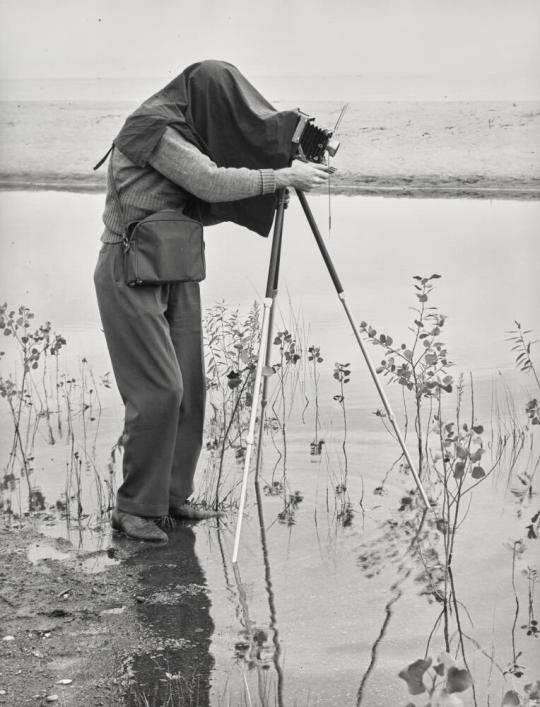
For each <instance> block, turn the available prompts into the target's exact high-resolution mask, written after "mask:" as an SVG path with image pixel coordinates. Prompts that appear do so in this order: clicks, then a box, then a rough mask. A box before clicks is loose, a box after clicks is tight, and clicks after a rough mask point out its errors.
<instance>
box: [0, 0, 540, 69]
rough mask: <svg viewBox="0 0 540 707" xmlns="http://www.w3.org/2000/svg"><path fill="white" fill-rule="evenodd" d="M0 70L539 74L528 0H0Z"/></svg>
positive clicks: (535, 22)
mask: <svg viewBox="0 0 540 707" xmlns="http://www.w3.org/2000/svg"><path fill="white" fill-rule="evenodd" d="M0 28H1V29H0V78H1V79H20V78H33V79H36V78H39V79H43V78H72V79H77V78H79V79H83V78H84V79H89V78H98V77H100V78H125V77H135V76H136V77H139V78H145V77H158V76H159V77H167V76H173V75H176V74H177V73H179V71H181V70H182V69H183V68H184V67H185V66H187V65H189V64H190V63H191V62H193V61H198V60H200V59H204V58H215V59H223V60H227V61H230V62H231V63H233V64H236V65H237V66H238V67H239V68H241V69H242V70H243V71H244V72H245V73H247V74H250V75H261V76H266V75H296V76H298V75H328V76H332V75H351V74H363V75H371V76H378V75H431V76H438V75H442V76H444V75H464V74H472V75H489V74H491V75H493V74H495V75H505V76H506V75H509V76H511V75H523V76H540V0H324V1H322V0H265V1H264V2H261V1H259V0H84V1H82V0H0Z"/></svg>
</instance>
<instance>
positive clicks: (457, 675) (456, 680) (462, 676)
mask: <svg viewBox="0 0 540 707" xmlns="http://www.w3.org/2000/svg"><path fill="white" fill-rule="evenodd" d="M472 683H473V681H472V677H471V674H470V673H469V671H468V670H465V669H464V668H463V669H460V668H448V674H447V677H446V689H447V691H448V693H452V692H463V691H464V690H467V689H468V688H469V687H470V686H471V685H472Z"/></svg>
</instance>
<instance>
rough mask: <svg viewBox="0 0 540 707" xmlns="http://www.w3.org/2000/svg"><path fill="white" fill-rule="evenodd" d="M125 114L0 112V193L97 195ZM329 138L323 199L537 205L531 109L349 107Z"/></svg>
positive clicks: (324, 118) (108, 105) (538, 138)
mask: <svg viewBox="0 0 540 707" xmlns="http://www.w3.org/2000/svg"><path fill="white" fill-rule="evenodd" d="M135 107H136V105H135V104H127V103H124V102H119V101H101V102H93V101H52V102H48V101H3V102H0V134H1V135H2V140H1V169H0V190H4V191H6V190H10V191H14V190H17V191H22V190H24V191H28V190H30V191H35V190H54V191H71V192H80V193H96V192H103V191H104V190H105V182H106V171H107V170H106V165H104V166H103V167H101V169H100V170H98V171H97V172H94V171H93V167H94V165H95V164H96V163H97V162H98V161H99V159H100V158H101V157H102V156H103V155H104V154H105V153H106V152H107V150H108V148H109V146H110V144H111V141H112V140H114V137H115V136H116V135H117V134H118V131H119V130H120V128H121V126H122V124H123V122H124V120H125V117H126V116H127V115H128V114H129V113H130V112H131V111H132V110H133V109H134V108H135ZM278 107H279V108H280V109H281V108H285V107H289V108H290V106H286V105H279V106H278ZM302 108H303V109H304V110H305V111H306V112H308V113H309V114H310V115H312V116H314V117H315V118H316V123H317V124H318V125H320V126H332V125H334V124H335V122H336V119H337V116H338V115H339V114H340V112H341V108H342V104H341V103H339V102H336V101H315V102H308V103H306V104H302ZM336 137H337V139H339V141H340V142H341V146H340V148H339V150H338V152H337V154H336V156H335V157H334V158H333V160H332V164H333V166H334V167H335V168H336V169H337V172H336V174H335V175H334V176H333V177H332V183H331V190H332V193H333V194H346V195H350V196H354V195H380V196H392V197H400V196H403V197H415V198H472V199H519V200H538V199H540V148H539V146H540V102H538V101H518V102H512V101H458V102H440V101H439V102H433V101H424V102H403V101H372V102H371V101H368V102H356V103H351V104H350V105H349V108H348V110H347V112H346V113H345V115H344V118H343V121H342V123H341V124H340V127H339V130H338V133H337V136H336Z"/></svg>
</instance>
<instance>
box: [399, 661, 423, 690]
mask: <svg viewBox="0 0 540 707" xmlns="http://www.w3.org/2000/svg"><path fill="white" fill-rule="evenodd" d="M430 665H431V658H428V659H427V660H423V659H422V658H420V659H419V660H416V661H415V662H414V663H411V664H410V665H408V666H407V667H406V668H405V669H404V670H401V671H400V672H399V673H398V675H399V677H400V678H402V679H403V680H405V682H406V683H407V686H408V688H409V693H410V694H411V695H421V694H422V693H423V692H425V691H426V686H425V685H424V683H423V681H422V678H423V677H424V673H425V672H426V670H427V669H428V668H429V666H430Z"/></svg>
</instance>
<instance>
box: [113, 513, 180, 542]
mask: <svg viewBox="0 0 540 707" xmlns="http://www.w3.org/2000/svg"><path fill="white" fill-rule="evenodd" d="M111 526H112V529H113V530H117V531H119V532H121V533H124V535H127V536H128V538H135V540H146V541H148V542H161V543H166V542H167V541H168V540H169V538H168V536H167V533H165V532H163V530H161V528H158V526H157V525H156V523H155V521H154V520H153V519H152V518H143V517H142V516H134V515H132V514H131V513H124V511H119V510H118V509H115V510H114V511H113V512H112V515H111Z"/></svg>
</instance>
